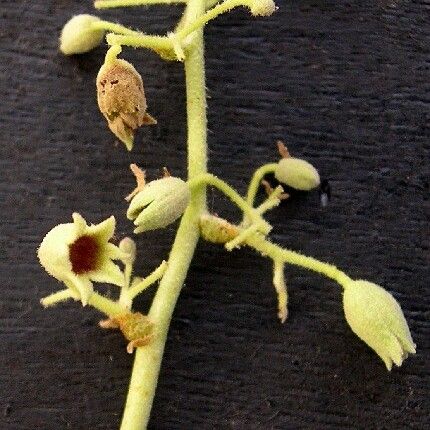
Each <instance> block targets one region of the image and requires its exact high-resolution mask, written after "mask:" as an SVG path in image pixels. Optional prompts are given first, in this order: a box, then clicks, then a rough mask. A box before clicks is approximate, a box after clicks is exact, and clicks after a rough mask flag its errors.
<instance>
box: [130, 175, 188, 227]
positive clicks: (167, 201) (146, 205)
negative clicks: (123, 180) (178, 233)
mask: <svg viewBox="0 0 430 430" xmlns="http://www.w3.org/2000/svg"><path fill="white" fill-rule="evenodd" d="M190 198H191V192H190V189H189V187H188V184H187V183H186V182H184V181H183V180H182V179H179V178H175V177H173V176H170V177H166V178H162V179H157V180H156V181H152V182H150V183H149V184H146V185H145V187H144V188H143V189H142V191H139V192H138V193H137V194H136V196H135V197H133V200H132V201H131V203H130V206H129V208H128V210H127V218H128V219H130V220H134V225H135V226H136V229H135V230H134V232H135V233H142V232H144V231H147V230H156V229H158V228H164V227H166V226H168V225H169V224H171V223H172V222H174V221H175V220H176V219H178V218H179V217H180V216H181V215H182V214H183V213H184V211H185V209H186V207H187V206H188V203H189V201H190Z"/></svg>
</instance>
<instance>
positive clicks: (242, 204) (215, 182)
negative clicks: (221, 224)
mask: <svg viewBox="0 0 430 430" xmlns="http://www.w3.org/2000/svg"><path fill="white" fill-rule="evenodd" d="M188 185H189V186H190V188H191V189H192V190H193V189H199V188H201V187H202V186H205V185H211V186H213V187H215V188H217V189H218V190H220V191H221V192H222V193H223V194H225V195H226V196H227V197H228V198H229V199H230V200H231V201H232V202H233V203H234V204H235V205H236V206H237V207H238V208H239V209H241V211H242V212H243V213H244V214H245V215H246V216H248V217H249V218H250V219H251V220H252V221H253V222H255V223H257V224H259V227H260V228H261V229H262V231H263V232H264V233H265V234H267V233H269V231H270V230H271V226H270V224H269V223H267V222H266V221H264V220H263V219H262V218H261V216H260V214H259V213H258V212H257V210H256V209H253V208H252V207H250V206H249V205H248V204H247V203H246V201H245V200H244V199H243V198H242V197H241V196H240V194H239V193H238V192H237V191H236V190H235V189H234V188H232V187H231V186H230V185H228V184H227V183H226V182H224V181H223V180H222V179H219V178H217V177H216V176H215V175H212V174H211V173H206V174H204V175H199V176H197V177H195V178H194V179H193V180H191V181H189V182H188Z"/></svg>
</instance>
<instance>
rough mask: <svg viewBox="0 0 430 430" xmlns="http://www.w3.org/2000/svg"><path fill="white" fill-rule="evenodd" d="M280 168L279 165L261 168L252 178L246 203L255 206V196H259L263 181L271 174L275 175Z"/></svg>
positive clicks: (266, 165)
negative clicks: (277, 168)
mask: <svg viewBox="0 0 430 430" xmlns="http://www.w3.org/2000/svg"><path fill="white" fill-rule="evenodd" d="M277 166H278V164H277V163H270V164H265V165H264V166H261V167H259V168H258V169H257V170H256V171H255V172H254V175H253V176H252V179H251V182H250V183H249V188H248V192H247V194H246V201H247V203H248V204H249V206H254V200H255V196H256V195H257V192H258V188H259V187H260V184H261V181H262V179H263V178H264V177H265V176H266V175H267V174H269V173H273V172H274V171H275V170H276V167H277Z"/></svg>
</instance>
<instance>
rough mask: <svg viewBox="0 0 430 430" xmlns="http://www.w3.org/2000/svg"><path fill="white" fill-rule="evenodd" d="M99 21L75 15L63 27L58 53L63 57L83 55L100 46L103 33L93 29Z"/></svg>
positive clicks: (94, 17)
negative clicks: (63, 55)
mask: <svg viewBox="0 0 430 430" xmlns="http://www.w3.org/2000/svg"><path fill="white" fill-rule="evenodd" d="M98 21H100V19H99V18H97V17H96V16H93V15H76V16H74V17H73V18H71V19H70V20H69V21H68V22H67V23H66V25H65V26H64V27H63V30H62V31H61V36H60V51H61V52H62V53H63V54H65V55H73V54H83V53H84V52H88V51H91V50H92V49H94V48H96V47H97V46H99V45H100V43H101V42H102V40H103V37H104V34H105V31H104V30H101V29H97V28H94V26H93V24H94V23H95V22H98Z"/></svg>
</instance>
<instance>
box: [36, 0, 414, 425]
mask: <svg viewBox="0 0 430 430" xmlns="http://www.w3.org/2000/svg"><path fill="white" fill-rule="evenodd" d="M171 3H186V8H185V12H184V15H183V18H182V20H181V21H180V23H179V25H178V26H177V28H176V30H175V32H171V33H168V34H167V35H166V36H156V35H149V34H145V33H142V32H138V31H134V30H131V29H128V28H127V27H124V26H122V25H120V24H115V23H111V22H108V21H102V20H100V19H98V18H97V17H92V16H90V15H78V16H77V17H74V18H72V19H71V20H70V21H69V22H68V23H67V24H66V26H65V29H64V31H63V35H62V40H61V47H60V49H61V50H62V51H63V53H64V54H66V55H71V54H75V53H80V52H87V51H88V50H90V49H93V48H94V47H96V46H97V45H98V44H99V43H100V40H101V39H100V38H101V35H102V34H104V32H105V31H111V32H112V33H110V34H108V35H107V36H106V39H107V42H108V44H109V45H111V47H110V49H109V50H108V52H107V54H106V59H105V63H104V65H103V66H102V68H101V69H100V72H99V75H98V78H97V88H98V102H99V107H100V111H101V112H102V113H103V115H104V116H105V118H106V120H107V122H108V126H109V128H110V129H111V131H113V133H114V134H115V135H116V136H117V137H118V138H119V139H120V140H122V141H123V142H124V143H125V145H126V147H127V149H129V150H131V149H132V145H133V138H134V132H135V130H136V129H137V128H138V127H140V126H142V125H149V124H154V123H155V120H154V119H153V118H152V117H151V116H150V115H149V114H148V113H147V112H146V98H145V94H144V90H143V81H142V78H141V76H140V74H139V73H138V72H137V70H136V69H135V68H134V66H133V65H131V64H130V63H128V62H127V61H125V60H121V59H118V58H117V56H118V54H119V53H120V52H121V50H122V46H124V45H127V46H133V47H144V48H149V49H153V50H154V51H156V52H157V53H158V54H159V55H160V56H161V57H162V58H164V59H166V60H178V61H183V62H184V68H185V87H186V100H187V105H186V107H187V147H188V179H187V181H186V182H185V181H183V180H181V179H179V178H175V177H172V176H170V173H169V172H168V171H167V169H166V168H165V177H164V178H162V179H157V180H155V181H152V182H150V183H148V184H147V183H146V180H145V172H144V171H143V170H141V169H139V168H138V167H137V165H135V164H132V165H131V166H130V167H131V169H132V171H133V173H134V174H135V176H136V179H137V187H136V189H135V190H134V191H133V192H132V193H131V194H130V195H129V196H128V197H126V200H127V201H129V200H131V203H130V207H129V210H128V211H127V217H128V218H129V219H130V220H133V221H134V224H135V226H136V229H135V233H142V232H144V231H147V230H155V229H159V228H164V227H166V226H167V225H169V224H170V223H172V222H174V221H175V220H177V219H178V218H180V217H181V215H182V214H183V215H182V218H181V221H180V225H179V228H178V231H177V234H176V238H175V240H174V243H173V246H172V249H171V252H170V255H169V259H168V261H167V262H166V261H163V262H162V263H161V264H160V265H159V267H157V268H156V269H155V270H154V271H153V272H152V273H151V274H150V275H148V276H147V277H146V278H140V277H133V265H134V262H135V259H136V245H135V243H134V241H133V240H132V239H130V238H125V239H123V240H122V241H121V243H120V244H119V246H116V245H114V244H113V243H111V242H110V240H111V239H112V237H113V236H114V229H115V219H114V218H113V217H110V218H108V219H107V220H105V221H103V222H102V223H100V224H97V225H88V224H87V222H86V221H85V220H84V219H83V218H82V217H81V216H80V215H79V214H77V213H75V214H74V215H73V222H72V223H68V224H60V225H58V226H56V227H54V228H53V229H52V230H51V231H50V232H49V233H48V234H47V235H46V236H45V238H44V240H43V241H42V244H41V246H40V248H39V250H38V256H39V259H40V262H41V264H42V265H43V266H44V268H45V269H46V271H47V272H48V273H49V274H51V275H52V276H53V277H55V278H57V279H58V280H59V281H61V282H63V283H64V284H65V286H66V287H67V289H64V290H60V291H58V292H56V293H53V294H51V295H49V296H47V297H45V298H44V299H42V300H41V303H42V305H43V306H45V307H48V306H53V305H55V304H57V303H60V302H63V301H66V300H68V299H73V300H75V301H81V302H82V305H83V306H86V305H89V306H92V307H94V308H95V309H97V310H99V311H100V312H102V313H103V314H105V315H106V316H107V317H108V319H106V320H104V321H101V322H100V326H101V327H103V328H119V329H120V330H121V331H122V333H123V334H124V337H125V338H126V339H127V340H128V345H127V351H128V352H129V353H132V352H133V351H134V349H136V355H135V361H134V365H133V370H132V375H131V379H130V385H129V391H128V395H127V400H126V404H125V409H124V414H123V418H122V422H121V430H143V429H146V428H147V425H148V422H149V419H150V413H151V408H152V403H153V400H154V395H155V390H156V386H157V381H158V376H159V372H160V367H161V362H162V358H163V352H164V347H165V343H166V339H167V335H168V330H169V325H170V321H171V318H172V314H173V311H174V308H175V305H176V302H177V299H178V297H179V294H180V291H181V288H182V285H183V283H184V281H185V277H186V275H187V272H188V269H189V267H190V264H191V261H192V258H193V255H194V252H195V248H196V245H197V243H198V240H199V238H200V236H202V237H203V238H204V239H205V240H208V241H210V242H212V243H218V244H222V245H224V247H225V248H226V249H227V250H228V251H231V250H233V249H234V248H236V247H240V246H242V245H246V246H249V247H251V248H253V249H255V250H256V251H258V252H259V253H260V254H261V255H262V256H264V257H267V258H269V259H270V260H271V261H272V263H273V279H272V281H273V286H274V288H275V291H276V293H277V296H278V317H279V319H280V321H281V322H282V323H284V322H285V321H286V319H287V316H288V309H287V304H288V292H287V285H286V282H285V276H284V266H285V264H287V263H288V264H293V265H296V266H300V267H302V268H306V269H309V270H312V271H314V272H317V273H319V274H322V275H324V276H326V277H328V278H330V279H333V280H334V281H336V282H337V283H338V284H340V285H341V286H342V287H343V298H344V300H343V305H344V311H345V317H346V320H347V322H348V323H349V325H350V327H351V329H352V330H353V331H354V332H355V333H356V334H357V336H359V337H360V338H361V339H362V340H363V341H364V342H366V343H367V344H368V345H369V346H370V347H371V348H372V349H374V351H375V352H376V353H377V354H378V355H379V356H380V357H381V358H382V360H384V362H385V364H386V366H387V368H388V370H390V369H391V367H392V364H393V363H394V364H396V365H401V364H402V361H403V360H404V359H405V358H406V357H407V355H408V354H413V353H415V344H414V343H413V340H412V337H411V335H410V332H409V328H408V326H407V323H406V320H405V319H404V316H403V313H402V311H401V308H400V306H399V305H398V303H397V302H396V301H395V299H394V298H393V297H392V296H391V295H390V294H389V293H388V292H386V291H385V290H384V289H383V288H382V287H379V286H378V285H376V284H372V283H370V282H368V281H362V280H359V281H354V280H352V279H351V278H350V277H349V276H348V275H346V274H345V273H344V272H343V271H341V270H339V269H338V268H337V267H336V266H334V265H331V264H328V263H324V262H321V261H319V260H317V259H315V258H312V257H308V256H305V255H302V254H300V253H298V252H295V251H292V250H289V249H284V248H282V247H280V246H278V245H276V244H274V243H272V242H270V240H269V239H268V238H267V235H268V233H269V232H270V231H271V228H272V227H271V225H270V224H269V223H268V222H267V221H266V220H265V219H264V218H263V215H264V214H265V213H266V212H267V211H269V210H271V209H273V208H274V207H276V206H278V205H279V203H280V202H281V200H283V199H286V198H288V194H286V193H284V190H283V188H282V186H281V185H279V186H277V187H276V188H274V189H273V188H272V187H271V185H270V184H269V183H268V182H267V181H264V180H263V178H264V176H265V175H267V174H269V173H273V174H274V176H275V178H276V179H277V180H278V181H279V182H280V183H281V184H284V185H287V186H289V187H292V188H295V189H297V190H302V191H310V190H312V189H314V188H316V187H318V186H319V184H320V177H319V173H318V171H317V170H316V169H315V168H314V167H313V166H312V165H311V164H309V163H308V162H307V161H305V160H301V159H298V158H294V157H291V155H290V154H289V152H288V150H287V148H286V147H285V145H284V144H283V143H282V142H280V141H279V142H278V149H279V153H280V155H281V160H279V162H278V163H269V164H265V165H263V166H261V167H260V168H258V169H257V170H256V171H255V173H254V175H253V177H252V179H251V181H250V184H249V187H248V191H247V194H246V196H245V197H242V196H241V195H240V194H239V193H238V192H237V191H236V190H235V189H233V188H232V187H231V186H230V185H228V184H227V183H226V182H224V181H222V180H221V179H219V178H217V177H216V176H214V175H212V174H210V173H208V171H207V119H206V87H205V62H204V40H203V28H204V26H205V24H206V23H207V22H209V21H210V20H212V19H214V18H215V17H217V16H218V15H220V14H222V13H224V12H227V11H229V10H231V9H232V8H234V7H237V6H245V7H248V8H249V9H250V11H251V14H252V15H254V16H266V15H270V14H271V13H273V11H274V10H275V9H276V7H275V4H274V3H273V0H225V1H224V2H222V3H219V4H216V3H217V1H216V0H206V1H205V0H187V1H185V0H99V1H96V2H95V7H96V8H99V9H102V8H110V7H121V6H139V5H149V4H171ZM261 184H262V185H264V187H265V189H266V193H267V194H268V197H267V199H266V200H265V201H263V203H261V204H260V205H259V206H255V198H256V195H257V192H258V190H259V187H260V185H261ZM208 186H212V187H215V188H217V189H218V190H219V191H221V192H222V193H223V194H224V195H226V196H227V197H228V198H229V199H230V200H231V201H232V202H233V203H234V204H235V205H236V206H237V207H238V208H239V209H240V210H241V212H242V214H243V221H242V222H241V223H240V224H238V225H235V224H232V223H230V222H228V221H227V220H225V219H223V218H220V217H218V216H215V215H213V214H210V213H209V212H208V210H207V202H206V191H207V187H208ZM114 261H119V262H120V265H121V267H122V268H121V267H120V266H118V265H117V264H116V263H114ZM159 280H160V283H159V286H158V289H157V291H156V293H155V296H154V299H153V301H152V304H151V307H150V309H149V312H148V314H147V315H144V314H142V313H140V312H135V311H133V310H132V305H133V300H134V299H135V298H136V296H137V295H139V294H141V293H142V292H143V291H145V290H146V289H147V288H148V287H149V286H150V285H152V284H154V283H156V282H157V281H159ZM97 282H108V283H111V284H114V285H117V286H118V287H119V288H120V294H119V298H118V300H116V301H115V300H113V299H110V298H107V297H104V296H103V295H101V294H99V293H98V292H97V291H95V290H94V288H93V283H97Z"/></svg>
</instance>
